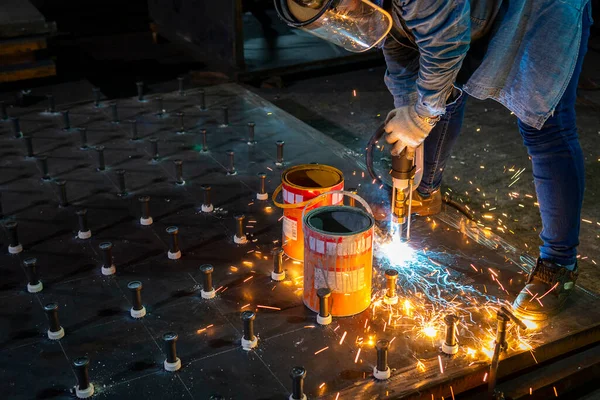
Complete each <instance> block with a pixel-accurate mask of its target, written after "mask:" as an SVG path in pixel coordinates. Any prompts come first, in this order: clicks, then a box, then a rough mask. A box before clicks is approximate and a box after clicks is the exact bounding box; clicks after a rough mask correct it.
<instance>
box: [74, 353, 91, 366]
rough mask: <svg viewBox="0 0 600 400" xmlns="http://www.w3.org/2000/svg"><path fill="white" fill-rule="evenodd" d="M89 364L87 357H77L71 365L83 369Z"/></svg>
mask: <svg viewBox="0 0 600 400" xmlns="http://www.w3.org/2000/svg"><path fill="white" fill-rule="evenodd" d="M89 363H90V359H89V358H87V357H85V356H84V357H77V358H76V359H75V360H73V365H74V366H75V367H85V366H87V365H89Z"/></svg>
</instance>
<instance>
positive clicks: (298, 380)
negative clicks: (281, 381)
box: [290, 367, 306, 400]
mask: <svg viewBox="0 0 600 400" xmlns="http://www.w3.org/2000/svg"><path fill="white" fill-rule="evenodd" d="M290 378H292V394H291V395H290V400H306V395H305V394H304V378H306V369H304V367H294V368H292V371H291V372H290Z"/></svg>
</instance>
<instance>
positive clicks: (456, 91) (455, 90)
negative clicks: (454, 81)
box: [446, 85, 465, 112]
mask: <svg viewBox="0 0 600 400" xmlns="http://www.w3.org/2000/svg"><path fill="white" fill-rule="evenodd" d="M463 96H465V92H464V91H463V90H462V89H461V88H459V87H456V86H454V85H453V86H452V94H451V95H450V98H449V99H448V100H450V103H446V112H452V111H454V109H455V108H456V106H457V105H458V104H459V102H460V101H462V97H463Z"/></svg>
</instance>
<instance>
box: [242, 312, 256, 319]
mask: <svg viewBox="0 0 600 400" xmlns="http://www.w3.org/2000/svg"><path fill="white" fill-rule="evenodd" d="M255 319H256V313H255V312H254V311H244V312H242V321H254V320H255Z"/></svg>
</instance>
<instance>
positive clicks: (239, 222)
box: [233, 215, 248, 244]
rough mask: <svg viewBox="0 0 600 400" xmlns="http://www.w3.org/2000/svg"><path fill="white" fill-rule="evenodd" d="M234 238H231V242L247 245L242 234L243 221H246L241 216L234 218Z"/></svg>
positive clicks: (246, 240)
mask: <svg viewBox="0 0 600 400" xmlns="http://www.w3.org/2000/svg"><path fill="white" fill-rule="evenodd" d="M234 218H235V222H236V224H235V236H234V237H233V241H234V242H235V243H237V244H246V243H248V239H247V238H246V235H245V234H244V220H245V219H246V217H245V216H243V215H236V216H235V217H234Z"/></svg>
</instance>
